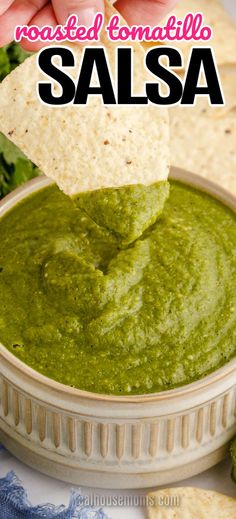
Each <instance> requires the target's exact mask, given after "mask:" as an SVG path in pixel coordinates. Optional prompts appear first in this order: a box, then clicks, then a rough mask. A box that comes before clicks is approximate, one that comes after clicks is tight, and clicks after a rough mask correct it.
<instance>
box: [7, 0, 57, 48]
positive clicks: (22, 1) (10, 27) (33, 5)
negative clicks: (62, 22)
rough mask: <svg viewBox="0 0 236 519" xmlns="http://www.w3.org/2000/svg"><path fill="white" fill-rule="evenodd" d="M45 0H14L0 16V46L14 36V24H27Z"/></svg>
mask: <svg viewBox="0 0 236 519" xmlns="http://www.w3.org/2000/svg"><path fill="white" fill-rule="evenodd" d="M46 3H47V0H15V1H14V2H13V3H12V4H11V6H10V7H9V9H8V10H7V11H5V13H4V14H3V15H2V16H1V17H0V47H2V46H3V45H6V44H7V43H10V42H11V41H12V40H13V38H14V32H15V27H16V25H25V24H27V23H28V22H29V21H30V20H31V19H32V18H33V16H35V14H36V13H37V12H38V11H40V9H42V7H43V6H44V5H45V4H46Z"/></svg>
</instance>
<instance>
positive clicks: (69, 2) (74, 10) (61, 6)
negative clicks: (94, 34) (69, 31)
mask: <svg viewBox="0 0 236 519" xmlns="http://www.w3.org/2000/svg"><path fill="white" fill-rule="evenodd" d="M52 5H53V8H54V12H55V15H56V18H57V21H58V23H61V24H65V23H66V21H67V19H68V17H69V16H70V15H71V14H77V16H78V18H79V24H80V25H85V26H86V27H88V26H90V25H92V23H93V20H94V16H95V15H96V13H98V12H103V11H104V0H63V1H61V2H60V1H59V2H58V0H52Z"/></svg>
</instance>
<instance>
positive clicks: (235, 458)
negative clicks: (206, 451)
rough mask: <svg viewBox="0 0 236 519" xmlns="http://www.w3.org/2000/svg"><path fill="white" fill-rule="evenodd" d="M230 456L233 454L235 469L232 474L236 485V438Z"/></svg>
mask: <svg viewBox="0 0 236 519" xmlns="http://www.w3.org/2000/svg"><path fill="white" fill-rule="evenodd" d="M230 454H231V459H232V462H233V469H232V473H231V475H232V480H233V481H234V483H236V438H235V439H234V441H233V442H232V443H231V446H230Z"/></svg>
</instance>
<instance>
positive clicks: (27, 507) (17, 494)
mask: <svg viewBox="0 0 236 519" xmlns="http://www.w3.org/2000/svg"><path fill="white" fill-rule="evenodd" d="M3 450H4V448H3V447H1V445H0V454H1V452H2V451H3ZM83 501H84V498H83V496H81V495H80V494H78V492H76V491H75V490H72V491H71V493H70V502H69V505H68V507H66V506H64V505H61V506H55V505H51V504H45V505H37V506H32V504H31V503H30V502H29V500H28V497H27V493H26V491H25V489H24V488H23V486H22V483H21V482H20V480H19V479H18V478H17V476H16V475H15V473H14V472H13V471H11V472H9V473H8V474H7V475H6V476H5V477H4V478H2V479H0V519H42V518H43V519H108V517H107V515H106V514H105V513H104V512H103V510H102V509H97V508H94V507H88V506H85V505H84V502H83Z"/></svg>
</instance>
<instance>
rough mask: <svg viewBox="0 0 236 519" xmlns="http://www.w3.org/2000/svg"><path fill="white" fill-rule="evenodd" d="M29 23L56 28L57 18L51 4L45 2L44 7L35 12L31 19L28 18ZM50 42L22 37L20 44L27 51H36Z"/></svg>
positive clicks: (40, 26)
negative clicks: (32, 40) (33, 40)
mask: <svg viewBox="0 0 236 519" xmlns="http://www.w3.org/2000/svg"><path fill="white" fill-rule="evenodd" d="M29 25H30V26H31V25H37V26H38V27H39V28H42V27H44V26H45V25H50V26H51V27H53V28H56V26H57V20H56V17H55V14H54V11H53V7H52V5H51V4H47V5H46V6H45V7H43V9H41V11H39V13H37V14H36V16H34V17H33V18H32V20H30V22H29ZM50 43H51V42H46V41H35V42H31V41H28V40H26V39H25V38H24V39H23V40H22V42H21V46H22V47H23V49H24V50H27V51H28V52H37V51H38V50H40V49H42V47H46V46H47V45H50Z"/></svg>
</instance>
